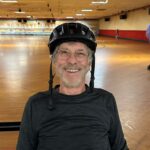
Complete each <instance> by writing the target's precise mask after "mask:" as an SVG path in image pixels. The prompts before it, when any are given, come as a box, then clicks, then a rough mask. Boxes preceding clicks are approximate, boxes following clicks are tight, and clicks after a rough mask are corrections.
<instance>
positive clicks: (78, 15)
mask: <svg viewBox="0 0 150 150" xmlns="http://www.w3.org/2000/svg"><path fill="white" fill-rule="evenodd" d="M84 15H85V14H76V16H84Z"/></svg>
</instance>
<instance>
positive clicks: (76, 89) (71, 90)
mask: <svg viewBox="0 0 150 150" xmlns="http://www.w3.org/2000/svg"><path fill="white" fill-rule="evenodd" d="M85 90H86V87H85V84H83V85H81V86H80V87H73V88H71V87H65V86H64V85H60V87H59V92H60V93H62V94H66V95H78V94H81V93H83V92H84V91H85Z"/></svg>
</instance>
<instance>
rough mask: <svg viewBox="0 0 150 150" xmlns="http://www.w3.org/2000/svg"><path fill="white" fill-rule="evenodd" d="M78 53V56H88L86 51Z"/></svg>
mask: <svg viewBox="0 0 150 150" xmlns="http://www.w3.org/2000/svg"><path fill="white" fill-rule="evenodd" d="M77 55H78V56H81V57H82V56H86V54H85V53H81V52H80V53H77Z"/></svg>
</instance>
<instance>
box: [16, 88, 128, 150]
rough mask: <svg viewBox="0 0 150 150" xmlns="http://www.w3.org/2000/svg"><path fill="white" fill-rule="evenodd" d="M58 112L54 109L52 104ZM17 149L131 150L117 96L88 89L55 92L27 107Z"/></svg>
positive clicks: (34, 98) (31, 101)
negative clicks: (79, 91) (119, 112)
mask: <svg viewBox="0 0 150 150" xmlns="http://www.w3.org/2000/svg"><path fill="white" fill-rule="evenodd" d="M51 100H52V101H53V102H54V104H53V105H54V109H50V107H49V105H50V101H51ZM17 150H128V147H127V144H126V140H125V139H124V135H123V131H122V127H121V123H120V120H119V115H118V110H117V106H116V102H115V99H114V97H113V95H112V94H111V93H109V92H107V91H105V90H102V89H94V91H93V92H92V93H91V92H90V91H89V89H87V90H86V91H85V92H84V93H82V94H79V95H73V96H71V95H64V94H60V93H58V92H57V91H56V90H55V89H54V90H53V95H52V97H51V95H50V92H49V91H47V92H41V93H38V94H36V95H34V96H32V97H31V98H30V99H29V101H28V102H27V104H26V107H25V110H24V114H23V118H22V123H21V128H20V134H19V139H18V144H17Z"/></svg>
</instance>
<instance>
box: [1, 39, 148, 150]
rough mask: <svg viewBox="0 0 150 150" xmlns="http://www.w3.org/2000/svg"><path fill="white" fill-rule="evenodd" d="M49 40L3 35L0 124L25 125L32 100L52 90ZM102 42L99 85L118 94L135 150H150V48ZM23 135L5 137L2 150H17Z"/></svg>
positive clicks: (97, 69)
mask: <svg viewBox="0 0 150 150" xmlns="http://www.w3.org/2000/svg"><path fill="white" fill-rule="evenodd" d="M48 38H49V37H47V36H1V37H0V70H1V73H0V122H3V121H20V119H21V116H22V112H23V109H24V105H25V103H26V101H27V99H28V97H29V96H31V95H32V94H33V93H36V92H38V91H43V90H47V89H48V82H47V81H48V79H49V63H50V58H49V52H48V47H47V43H48ZM97 42H98V48H97V52H96V70H95V87H98V88H104V89H106V90H108V91H111V92H112V93H113V94H114V95H115V97H116V101H117V104H118V109H119V114H120V118H121V122H122V126H123V130H124V133H125V136H126V139H127V141H128V145H129V147H130V149H131V150H149V149H150V143H149V141H150V128H149V126H150V109H149V108H150V72H149V71H147V66H148V64H150V44H148V43H142V42H135V41H127V40H116V39H113V38H106V37H98V38H97ZM89 77H90V75H89V74H88V76H87V82H88V81H89ZM57 82H58V79H55V83H57ZM17 135H18V133H17V132H13V133H9V132H7V133H5V132H4V133H0V150H1V149H2V150H10V149H11V150H15V144H16V138H17ZM5 139H8V143H10V144H7V143H6V142H5Z"/></svg>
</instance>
